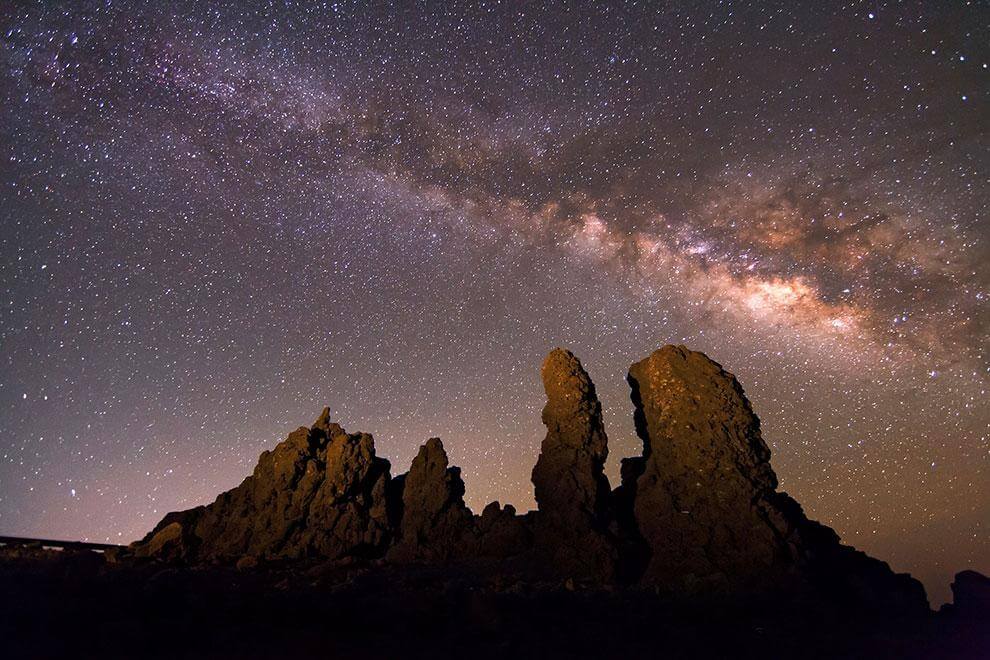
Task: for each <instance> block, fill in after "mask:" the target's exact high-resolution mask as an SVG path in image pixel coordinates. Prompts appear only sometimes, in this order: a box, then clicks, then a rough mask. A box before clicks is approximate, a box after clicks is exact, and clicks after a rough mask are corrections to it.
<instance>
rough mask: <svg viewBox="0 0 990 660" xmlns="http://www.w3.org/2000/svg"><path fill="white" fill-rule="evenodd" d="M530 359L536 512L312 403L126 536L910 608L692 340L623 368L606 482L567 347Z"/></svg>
mask: <svg viewBox="0 0 990 660" xmlns="http://www.w3.org/2000/svg"><path fill="white" fill-rule="evenodd" d="M541 375H542V378H543V384H544V388H545V390H546V394H547V403H546V405H545V407H544V409H543V422H544V424H545V425H546V427H547V434H546V437H545V438H544V440H543V443H542V446H541V451H540V456H539V459H538V461H537V463H536V466H535V468H534V469H533V475H532V477H533V484H534V487H535V495H536V500H537V502H538V504H539V510H538V511H537V512H530V513H528V514H526V515H524V516H518V515H516V512H515V509H513V508H512V507H511V506H508V505H507V506H505V507H504V508H503V507H501V506H499V505H498V504H497V503H492V504H490V505H489V506H487V507H486V508H485V510H484V512H483V513H482V514H481V515H480V516H474V515H472V514H471V512H470V511H469V510H468V508H467V506H465V504H464V483H463V481H462V480H461V476H460V470H459V469H458V468H456V467H452V466H450V465H449V462H448V459H447V454H446V452H445V451H444V448H443V444H442V443H441V442H440V440H439V439H437V438H432V439H430V440H429V441H428V442H427V443H426V444H424V445H423V446H422V447H420V450H419V453H418V454H417V456H416V458H415V459H414V461H413V463H412V467H411V468H410V470H409V472H408V473H407V474H404V475H399V476H398V477H396V478H395V479H392V478H390V475H389V463H388V461H386V460H384V459H381V458H378V457H377V456H376V455H375V449H374V441H373V440H372V437H371V436H370V435H367V434H364V433H353V434H351V433H347V432H346V431H344V430H343V429H342V428H341V427H340V426H339V425H337V424H334V423H333V422H331V420H330V415H329V410H326V409H325V410H324V411H323V413H322V414H321V415H320V417H319V418H318V419H317V420H316V422H315V423H314V424H313V426H312V427H310V428H305V427H303V428H300V429H298V430H296V431H294V432H292V433H291V434H290V435H289V437H288V438H287V439H286V440H284V441H283V442H281V443H279V444H278V445H277V446H276V447H275V448H274V449H273V450H272V451H266V452H264V453H263V454H262V455H261V457H260V459H259V461H258V465H257V467H256V468H255V470H254V473H253V474H252V475H251V476H249V477H248V478H247V479H245V480H244V482H243V483H242V484H241V485H240V486H238V487H236V488H234V489H232V490H230V491H228V492H226V493H223V494H221V495H220V496H219V497H218V498H217V499H216V501H215V502H213V503H212V504H210V505H207V506H202V507H197V508H195V509H190V510H188V511H180V512H176V513H170V514H168V515H167V516H166V517H165V518H164V519H163V520H162V521H161V522H160V523H159V524H158V526H157V527H156V528H155V529H154V530H152V532H151V533H150V534H149V535H148V536H147V537H145V539H143V540H142V541H139V542H137V543H134V544H132V546H131V552H132V554H134V555H136V556H139V557H156V558H160V559H165V560H180V561H186V562H191V563H202V562H211V561H219V562H225V563H229V564H234V563H235V562H236V563H237V565H239V566H242V567H243V568H245V569H246V570H248V569H249V568H250V567H253V566H255V565H259V566H260V565H262V564H259V563H258V562H257V560H260V559H279V558H282V559H290V558H302V557H318V558H325V559H341V558H345V557H349V558H353V557H367V558H380V557H385V558H386V559H387V560H388V561H391V562H393V563H409V562H421V563H434V564H442V563H448V562H452V561H458V562H463V563H464V564H465V565H468V564H472V562H473V563H474V565H477V566H482V565H483V566H487V567H488V568H487V569H485V570H495V571H501V572H502V573H503V574H506V573H514V574H516V575H517V576H518V575H524V576H525V579H535V580H537V581H540V580H544V579H546V578H557V579H558V580H560V581H561V583H570V584H576V583H578V582H580V583H597V584H602V583H608V582H615V581H618V582H638V583H640V584H643V585H648V586H652V587H658V588H659V589H660V590H662V591H666V592H669V593H674V594H692V593H698V592H707V591H711V590H713V589H714V590H718V591H723V592H742V593H745V592H747V591H748V590H761V591H762V590H766V589H770V590H780V591H787V592H789V593H791V594H792V595H793V594H795V593H799V594H801V597H804V596H807V595H809V594H810V595H811V597H813V598H826V599H829V600H832V601H833V602H837V603H841V605H842V607H844V608H850V607H859V608H861V610H862V611H863V612H866V613H868V612H869V611H871V610H872V611H883V612H887V613H898V615H900V613H904V614H920V613H924V612H927V611H928V609H927V601H926V599H925V594H924V590H923V588H922V587H921V585H920V583H918V582H917V581H916V580H914V579H912V578H911V577H910V576H907V575H898V574H895V573H894V572H893V571H891V570H890V568H889V567H888V566H887V565H886V564H885V563H883V562H881V561H879V560H876V559H873V558H871V557H868V556H867V555H865V554H864V553H862V552H859V551H856V550H855V549H853V548H849V547H847V546H844V545H842V544H841V543H840V542H839V538H838V536H837V535H836V534H835V532H834V531H832V530H831V529H830V528H828V527H826V526H824V525H821V524H819V523H816V522H814V521H810V520H808V518H807V517H806V516H805V515H804V513H803V512H802V510H801V507H800V506H799V505H798V503H797V502H795V501H794V500H793V499H791V498H790V497H789V496H788V495H787V494H785V493H778V492H777V491H776V488H777V478H776V476H775V475H774V472H773V470H772V469H771V467H770V463H769V458H770V452H769V449H768V448H767V446H766V444H765V443H764V442H763V439H762V436H761V433H760V423H759V420H758V419H757V417H756V415H755V414H754V413H753V410H752V408H751V407H750V404H749V401H747V399H746V397H745V395H744V394H743V390H742V388H741V387H740V385H739V383H738V382H737V381H736V379H735V378H734V377H733V376H732V374H730V373H727V372H726V371H725V370H724V369H722V367H721V366H720V365H718V364H717V363H715V362H713V361H712V360H710V359H708V358H707V357H706V356H705V355H703V354H701V353H697V352H694V351H690V350H688V349H686V348H684V347H683V346H665V347H663V348H661V349H660V350H658V351H656V352H654V353H653V354H652V355H650V356H649V357H648V358H646V359H644V360H642V361H640V362H637V363H636V364H634V365H632V367H631V368H630V371H629V377H628V381H629V384H630V385H631V387H632V399H633V403H634V405H635V422H636V428H637V432H638V433H639V435H640V437H641V438H642V440H643V455H642V456H640V457H637V458H630V459H625V460H624V461H623V463H622V485H621V486H620V487H619V488H617V489H616V491H615V492H614V493H613V492H610V491H609V484H608V480H607V479H606V477H605V475H604V472H603V466H604V463H605V460H606V458H607V456H608V446H607V442H608V440H607V436H606V434H605V429H604V425H603V422H602V411H601V404H600V403H599V401H598V398H597V395H596V393H595V387H594V385H593V384H592V382H591V379H590V378H589V377H588V374H587V373H586V372H585V371H584V368H583V367H582V366H581V363H580V361H579V360H578V359H577V358H576V357H575V356H574V355H573V354H571V353H570V352H568V351H566V350H562V349H556V350H554V351H552V352H551V353H550V355H548V356H547V358H546V360H545V362H544V364H543V369H542V374H541ZM476 560H480V561H476ZM492 567H494V568H492ZM961 575H962V574H961ZM571 578H575V580H571ZM983 580H984V581H985V578H983ZM958 581H959V584H960V593H962V594H963V595H962V596H961V600H962V601H966V600H967V598H968V599H969V600H973V597H972V596H968V594H973V593H977V591H979V593H982V594H984V596H985V583H984V582H979V583H978V581H974V580H973V579H972V577H971V576H968V575H962V578H960V580H958ZM977 583H978V584H977ZM973 585H977V586H979V585H983V586H979V589H976V588H975V587H974V586H973ZM980 590H982V591H980ZM984 596H980V598H984Z"/></svg>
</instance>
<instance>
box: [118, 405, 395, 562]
mask: <svg viewBox="0 0 990 660" xmlns="http://www.w3.org/2000/svg"><path fill="white" fill-rule="evenodd" d="M388 481H389V463H388V461H386V460H384V459H381V458H378V457H376V456H375V447H374V440H373V439H372V437H371V436H370V435H368V434H365V433H357V434H348V433H346V432H345V431H344V430H343V429H342V428H341V427H340V426H338V425H337V424H333V423H331V422H330V421H329V410H328V409H325V410H324V411H323V413H322V414H321V415H320V417H319V419H317V421H316V423H315V424H314V425H313V426H312V427H311V428H305V427H302V428H299V429H297V430H296V431H293V432H292V433H290V434H289V437H288V438H287V439H286V440H284V441H283V442H281V443H279V444H278V445H277V446H276V447H275V449H274V450H272V451H265V452H263V453H262V454H261V457H260V459H259V460H258V465H257V467H255V469H254V473H253V474H252V475H251V476H249V477H247V478H246V479H245V480H244V481H243V482H242V483H241V485H239V486H237V487H236V488H234V489H232V490H229V491H227V492H225V493H222V494H221V495H220V496H219V497H217V499H216V501H215V502H213V504H210V505H207V506H201V507H196V508H195V509H190V510H188V511H182V512H177V513H171V514H169V515H167V516H166V517H165V519H163V520H162V522H161V523H159V524H158V526H157V527H156V528H155V529H154V530H152V532H151V533H150V534H149V535H148V536H147V537H145V538H144V539H143V540H141V541H139V542H137V543H135V544H133V545H132V550H133V551H134V553H135V554H136V555H138V556H140V555H142V554H147V555H154V556H158V557H160V558H180V559H183V560H185V561H189V562H202V561H208V560H219V561H228V562H233V561H236V560H238V559H239V558H241V557H244V556H252V557H260V558H299V557H307V556H318V557H326V558H331V559H333V558H338V557H343V556H348V555H359V556H377V555H380V554H381V553H382V552H383V551H384V548H385V546H386V545H387V543H388V542H389V540H390V526H389V519H388V510H387V504H386V492H385V490H386V484H387V483H388ZM175 525H178V529H177V528H176V527H175ZM161 548H165V549H167V550H168V551H167V552H166V553H163V552H162V550H161Z"/></svg>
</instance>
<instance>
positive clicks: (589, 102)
mask: <svg viewBox="0 0 990 660" xmlns="http://www.w3.org/2000/svg"><path fill="white" fill-rule="evenodd" d="M936 5H938V6H936ZM988 24H990V11H988V8H987V6H986V5H981V4H979V3H965V2H957V3H931V5H930V6H929V5H927V4H926V5H921V4H911V5H909V6H904V5H902V4H888V3H884V2H866V3H852V4H848V5H846V6H840V5H839V4H838V3H822V2H815V3H807V4H805V3H794V2H786V3H780V4H779V5H778V4H777V3H755V4H754V6H749V5H748V4H746V3H731V2H719V3H697V4H693V5H690V6H688V5H687V4H682V3H669V4H646V5H644V4H639V3H628V4H596V5H585V6H578V5H562V4H561V5H557V4H554V5H541V4H540V3H522V2H518V3H517V2H503V3H483V4H479V5H476V6H468V5H465V6H463V7H459V6H454V5H450V4H447V3H421V4H417V5H411V4H410V5H408V6H406V7H404V8H386V7H384V6H381V5H374V6H369V5H365V4H363V3H349V2H338V3H323V4H317V3H313V4H310V3H298V4H297V3H293V2H284V3H282V2H280V3H257V5H256V6H253V7H252V8H250V9H248V6H247V4H246V3H241V2H229V3H228V2H218V1H215V0H211V1H208V2H195V3H193V2H189V3H166V2H162V3H154V4H153V5H144V4H138V3H124V2H111V1H110V0H106V1H104V2H66V3H49V2H45V3H37V4H26V3H25V4H21V3H16V4H11V3H0V255H2V261H0V283H2V287H3V299H2V301H0V302H2V306H0V342H2V343H0V359H2V362H0V364H2V368H0V533H7V534H20V535H31V536H43V537H64V538H86V539H94V540H104V539H106V540H109V541H113V542H127V541H130V540H133V539H134V538H137V537H139V536H141V535H142V534H143V533H144V532H145V531H147V530H148V529H149V528H150V527H151V526H152V525H153V524H154V523H155V522H156V521H157V520H158V519H159V518H160V517H161V516H162V515H163V514H164V513H165V512H166V511H169V510H174V509H177V508H185V507H189V506H191V505H194V504H198V503H203V502H206V501H209V500H210V499H211V498H212V497H213V496H214V495H215V494H216V493H217V492H219V491H220V490H223V489H226V488H229V487H231V486H233V485H235V484H236V483H237V482H238V481H239V480H240V479H241V478H242V477H243V476H244V475H245V474H247V473H248V472H249V471H250V470H251V468H252V466H253V464H254V462H255V460H256V458H257V455H258V453H259V452H260V451H261V450H262V449H264V448H266V447H270V446H272V445H273V444H274V443H275V442H276V441H278V440H279V439H280V438H281V437H283V436H284V435H285V434H286V433H287V432H288V431H290V430H291V429H293V428H295V427H296V426H299V425H302V424H308V423H310V422H311V421H312V419H311V418H314V417H315V415H316V413H317V412H318V411H319V410H320V408H321V407H322V406H323V405H329V406H331V408H332V410H333V411H334V414H335V416H336V418H337V419H338V420H339V421H340V423H342V424H343V425H344V426H345V427H346V428H348V429H351V430H362V431H367V432H371V433H373V434H374V435H375V438H376V444H377V446H378V450H379V453H381V454H383V455H385V456H387V457H389V458H390V459H391V460H392V462H393V472H401V471H404V470H405V469H407V466H408V463H409V461H410V460H411V458H412V456H413V455H414V453H415V451H416V448H417V447H418V446H419V444H421V443H422V442H423V441H425V440H426V438H428V437H430V436H433V435H439V436H440V437H442V438H443V440H444V443H445V446H447V447H448V449H449V451H450V453H451V455H452V459H453V462H454V463H455V464H458V465H461V466H462V467H463V469H464V475H465V480H466V483H467V496H466V498H467V500H468V502H469V504H470V505H471V506H472V507H473V508H474V509H475V510H480V508H481V507H482V506H483V505H484V504H485V503H486V502H488V501H491V500H493V499H498V500H500V501H503V502H511V503H513V504H515V505H516V506H517V507H518V508H520V509H523V510H525V509H527V508H528V507H531V506H532V505H533V497H532V487H531V484H530V482H529V472H530V470H531V468H532V465H533V464H534V462H535V459H536V455H537V454H538V451H539V442H540V440H541V438H542V435H543V429H542V427H541V424H540V414H539V413H540V408H541V407H542V404H543V394H542V391H541V388H540V383H539V365H540V362H541V360H542V357H543V356H544V355H545V354H546V352H547V351H549V350H550V349H551V348H553V347H554V346H557V345H562V346H566V347H568V348H570V349H571V350H573V351H574V352H575V353H576V354H577V355H579V356H580V357H581V359H582V360H583V361H584V363H585V366H586V367H587V369H588V370H589V372H590V373H591V375H592V377H593V378H594V379H595V382H596V384H597V385H598V389H599V393H600V395H601V397H602V399H603V405H604V406H605V409H606V424H607V430H608V432H609V435H610V441H611V443H610V444H611V458H610V462H609V465H608V470H609V474H610V476H611V478H612V480H613V483H614V482H615V481H616V474H617V465H618V459H619V458H620V457H622V456H628V455H632V454H636V453H638V451H639V448H640V446H641V445H640V442H639V441H638V440H637V439H636V437H635V431H634V429H633V425H632V420H631V410H632V405H631V403H630V402H629V398H628V389H627V386H626V384H625V381H624V376H625V371H626V369H627V368H628V366H629V364H630V363H631V362H633V361H634V360H637V359H640V358H642V357H644V356H645V355H647V354H648V353H649V352H650V351H652V350H653V349H655V348H657V347H658V346H660V345H662V344H665V343H685V344H687V345H688V346H690V347H692V348H695V349H699V350H703V351H705V352H707V353H708V354H709V355H711V356H712V357H713V358H715V359H717V360H718V361H720V362H721V363H722V364H723V365H724V366H725V367H726V368H727V369H729V370H730V371H732V372H734V373H735V374H736V375H737V376H738V377H739V379H740V380H741V382H742V383H743V385H744V387H745V388H746V390H747V392H748V394H749V395H750V397H751V398H752V400H753V403H754V407H755V408H756V410H757V411H758V412H759V413H760V415H761V417H762V420H763V424H764V435H765V437H766V439H767V441H768V443H769V444H770V446H771V448H772V450H773V464H774V467H775V468H776V470H777V472H778V474H779V476H780V477H781V485H782V488H784V489H786V490H787V491H788V492H790V493H791V494H792V495H794V496H795V497H796V498H797V499H798V500H799V501H801V502H802V503H803V504H804V506H805V508H806V509H807V510H808V512H809V514H810V515H811V516H812V517H816V518H819V519H821V520H823V521H824V522H826V523H828V524H830V525H832V526H833V527H835V528H836V530H837V531H838V532H839V533H840V534H841V535H842V537H843V539H844V540H845V541H846V542H848V543H851V544H853V545H856V546H857V547H860V548H862V549H864V550H867V551H869V552H871V553H873V554H876V555H878V556H880V557H882V558H884V559H887V560H889V561H890V562H891V564H892V565H893V566H894V568H896V569H898V570H910V571H912V572H914V573H915V574H916V575H918V576H919V577H921V578H922V579H923V580H925V582H926V585H927V586H928V588H929V591H930V593H931V595H932V597H933V600H934V601H936V602H937V601H940V600H942V599H943V598H944V597H945V593H946V591H947V590H946V585H947V584H948V581H949V579H950V576H951V574H952V573H953V572H955V571H956V570H961V569H963V568H966V567H970V568H975V569H978V570H982V571H984V572H987V571H990V530H988V528H987V522H986V521H987V520H990V469H988V468H990V466H988V462H990V410H988V406H987V403H986V399H987V386H988V378H990V373H988V368H990V312H988V304H990V303H988V296H990V250H988V247H987V240H988V227H987V220H986V218H985V209H986V207H987V202H988V185H987V184H988V180H987V176H988V175H987V172H988V167H987V166H988V157H987V154H988V153H990V150H988V147H990V141H988V139H987V137H988V136H987V126H988V118H990V113H988V100H990V98H988V86H987V82H988V75H990V71H988V61H990V48H988V44H990V27H988Z"/></svg>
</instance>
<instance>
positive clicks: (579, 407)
mask: <svg viewBox="0 0 990 660" xmlns="http://www.w3.org/2000/svg"><path fill="white" fill-rule="evenodd" d="M541 375H542V378H543V387H544V389H545V390H546V393H547V403H546V405H545V406H544V407H543V423H544V424H545V425H546V427H547V435H546V437H545V438H544V440H543V444H542V446H541V448H540V457H539V459H538V460H537V462H536V467H534V468H533V485H534V487H535V494H536V501H537V503H538V505H539V517H538V519H537V520H538V526H537V543H538V545H539V546H541V548H542V549H543V550H545V551H547V552H546V553H545V554H548V555H549V556H550V557H551V559H552V562H553V564H554V565H555V566H556V567H557V568H559V569H560V570H561V571H563V572H572V573H583V574H589V573H590V574H593V575H595V576H598V577H601V576H602V575H611V573H612V571H613V568H614V567H613V564H614V562H615V549H614V546H613V544H612V543H611V540H610V538H609V536H608V534H607V533H606V531H605V530H606V526H607V524H608V511H609V498H610V491H609V485H608V479H607V478H606V477H605V473H604V471H603V468H604V465H605V459H606V458H607V457H608V437H607V436H606V434H605V427H604V424H603V422H602V410H601V403H600V402H599V401H598V397H597V395H596V393H595V386H594V384H592V382H591V379H590V378H589V377H588V374H587V373H586V372H585V370H584V368H583V367H582V366H581V362H580V360H578V359H577V358H576V357H574V355H573V354H572V353H571V352H570V351H567V350H564V349H560V348H557V349H554V350H553V351H551V352H550V354H549V355H548V356H547V358H546V360H544V362H543V368H542V370H541Z"/></svg>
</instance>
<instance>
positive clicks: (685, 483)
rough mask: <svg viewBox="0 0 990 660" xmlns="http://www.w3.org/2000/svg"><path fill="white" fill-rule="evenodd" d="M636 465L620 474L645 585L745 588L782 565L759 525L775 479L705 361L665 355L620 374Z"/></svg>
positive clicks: (769, 531)
mask: <svg viewBox="0 0 990 660" xmlns="http://www.w3.org/2000/svg"><path fill="white" fill-rule="evenodd" d="M628 380H629V384H630V386H631V387H632V398H633V403H634V405H635V406H636V412H635V422H636V429H637V431H638V433H639V435H640V437H641V438H642V439H643V445H644V447H643V457H642V458H639V459H631V460H629V461H627V462H626V464H625V465H624V466H623V468H624V469H623V473H624V474H623V482H624V483H623V488H624V489H631V490H633V491H634V492H635V502H634V505H633V515H634V517H635V521H636V524H637V525H638V528H639V532H640V533H641V534H642V536H643V538H644V539H645V540H646V542H647V544H648V545H649V546H650V549H651V552H652V556H651V558H650V560H649V563H648V565H647V567H646V573H645V576H644V579H645V580H646V581H648V582H654V583H658V584H662V585H666V586H671V587H674V588H677V587H680V586H682V585H681V584H680V583H681V581H683V580H684V579H685V577H686V576H690V579H696V578H697V579H702V580H704V579H707V578H712V579H715V580H720V579H725V578H726V577H729V576H731V578H732V579H734V580H736V579H746V578H749V577H752V576H754V575H756V574H760V573H765V572H766V571H767V570H768V569H769V568H771V567H772V566H774V565H775V564H778V563H781V562H784V563H786V562H787V558H788V557H787V548H786V544H785V543H784V542H783V540H782V539H781V538H780V531H778V530H777V529H776V528H775V526H774V525H773V523H771V522H770V521H769V520H768V508H771V505H770V504H769V500H770V499H772V498H773V496H774V495H775V489H776V487H777V478H776V476H775V475H774V473H773V470H772V469H771V468H770V463H769V458H770V450H769V449H767V446H766V444H765V443H764V442H763V438H762V437H761V435H760V422H759V420H758V419H757V417H756V415H755V414H754V413H753V410H752V408H751V407H750V405H749V401H747V400H746V397H745V396H744V395H743V391H742V388H741V387H740V386H739V383H738V382H737V381H736V379H735V377H734V376H733V375H732V374H730V373H727V372H726V371H724V370H723V369H722V367H721V366H720V365H718V364H717V363H716V362H713V361H712V360H710V359H708V357H706V356H705V355H704V354H702V353H697V352H694V351H690V350H688V349H686V348H684V347H683V346H665V347H663V348H661V349H660V350H658V351H655V352H654V353H653V354H652V355H650V357H648V358H646V359H645V360H641V361H640V362H637V363H636V364H634V365H632V367H631V368H630V370H629V378H628Z"/></svg>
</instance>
